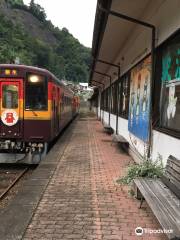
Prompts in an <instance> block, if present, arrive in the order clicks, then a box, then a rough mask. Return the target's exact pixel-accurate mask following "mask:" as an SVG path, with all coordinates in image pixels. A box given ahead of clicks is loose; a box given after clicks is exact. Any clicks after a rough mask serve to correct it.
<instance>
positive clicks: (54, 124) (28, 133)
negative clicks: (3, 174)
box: [0, 64, 79, 164]
mask: <svg viewBox="0 0 180 240" xmlns="http://www.w3.org/2000/svg"><path fill="white" fill-rule="evenodd" d="M78 111H79V97H78V96H75V94H74V92H73V91H72V90H70V89H69V88H68V87H67V86H66V85H65V84H63V83H62V81H60V80H59V79H58V78H57V77H56V76H55V75H54V74H52V73H51V72H49V71H48V70H46V69H41V68H38V67H32V66H26V65H17V64H0V162H1V163H2V162H5V163H17V162H19V163H28V164H34V163H35V164H36V163H39V162H40V161H41V160H42V159H43V158H44V156H45V155H46V154H47V151H48V147H49V145H50V143H51V142H52V141H53V140H54V139H56V138H57V136H58V135H59V134H60V132H61V131H62V130H63V129H64V128H65V127H66V126H67V125H68V123H70V121H71V120H72V119H73V118H75V116H76V115H77V114H78Z"/></svg>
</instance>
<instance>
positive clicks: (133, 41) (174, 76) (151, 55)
mask: <svg viewBox="0 0 180 240" xmlns="http://www.w3.org/2000/svg"><path fill="white" fill-rule="evenodd" d="M179 9H180V1H179V0H156V1H154V0H135V1H132V0H126V1H123V0H106V1H103V0H98V2H97V9H96V17H95V24H94V35H93V46H92V69H91V74H90V79H89V83H90V85H91V86H97V88H98V91H97V92H96V94H94V95H93V99H92V101H93V105H94V111H95V112H96V113H97V115H98V117H99V118H100V119H101V121H102V122H103V124H105V125H108V126H109V127H111V128H113V130H114V131H115V133H116V134H117V135H120V136H122V137H123V138H125V139H126V140H127V142H128V143H129V153H130V154H131V155H132V156H133V158H134V160H135V161H137V162H140V161H142V160H143V159H147V158H151V159H152V160H153V161H154V160H156V159H157V158H162V160H163V163H164V165H165V164H166V161H167V159H168V157H169V155H172V156H174V157H176V158H177V159H180V14H179Z"/></svg>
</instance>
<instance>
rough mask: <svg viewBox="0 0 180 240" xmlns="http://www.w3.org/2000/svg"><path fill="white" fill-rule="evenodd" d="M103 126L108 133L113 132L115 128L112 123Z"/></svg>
mask: <svg viewBox="0 0 180 240" xmlns="http://www.w3.org/2000/svg"><path fill="white" fill-rule="evenodd" d="M103 126H104V131H105V132H106V133H108V134H113V133H114V129H113V128H112V127H111V126H110V125H108V124H104V125H103Z"/></svg>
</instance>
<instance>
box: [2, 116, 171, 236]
mask: <svg viewBox="0 0 180 240" xmlns="http://www.w3.org/2000/svg"><path fill="white" fill-rule="evenodd" d="M130 162H132V159H131V157H130V156H128V155H127V154H126V153H125V152H123V151H122V150H121V149H120V148H118V146H116V145H113V146H112V144H111V136H110V135H108V134H106V133H104V131H103V126H102V124H101V122H99V121H98V120H97V119H96V117H95V116H94V115H93V114H92V113H89V112H81V113H80V116H79V117H77V119H76V120H75V121H73V122H72V124H71V125H70V126H69V127H68V129H67V130H66V131H65V133H64V134H63V136H62V137H61V138H60V139H59V140H58V142H57V144H56V145H55V146H54V148H53V149H52V152H50V153H49V155H48V156H47V158H46V159H45V161H43V162H42V163H41V164H40V166H39V167H38V168H37V169H36V170H35V172H34V173H33V175H32V177H31V179H30V180H29V181H28V182H27V183H26V186H25V189H23V190H22V192H19V194H18V195H17V197H15V199H14V201H13V203H12V204H10V206H9V207H8V209H7V210H6V211H4V212H2V213H1V214H0V215H1V216H0V221H1V225H0V239H1V240H8V239H10V240H16V239H17V240H19V239H23V240H36V239H37V240H40V239H42V240H50V239H51V240H52V239H54V240H55V239H57V240H59V239H60V240H65V239H66V240H69V239H78V240H84V239H87V240H95V239H101V240H136V239H146V240H147V239H152V240H166V239H167V238H166V236H165V235H163V234H148V233H146V234H143V235H142V236H137V235H136V234H135V229H136V228H137V227H142V228H146V229H161V227H160V226H159V224H158V222H157V220H156V218H155V217H154V215H153V214H152V212H151V210H150V208H149V207H148V206H147V205H146V204H144V205H143V207H142V209H139V201H138V200H136V199H135V198H133V197H132V196H130V195H129V193H128V188H127V187H126V186H123V187H122V186H120V185H118V184H117V183H116V179H117V178H118V177H119V176H122V175H123V174H124V171H125V169H126V167H127V165H128V164H129V163H130Z"/></svg>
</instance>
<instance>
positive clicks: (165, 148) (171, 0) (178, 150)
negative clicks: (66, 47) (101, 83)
mask: <svg viewBox="0 0 180 240" xmlns="http://www.w3.org/2000/svg"><path fill="white" fill-rule="evenodd" d="M179 10H180V0H164V1H162V2H161V3H160V4H159V5H158V4H156V2H155V1H151V2H150V4H149V6H148V9H147V11H145V12H144V17H143V16H142V20H144V21H147V22H149V23H152V24H154V25H155V26H156V46H158V45H159V44H160V43H162V42H163V41H164V40H166V39H167V38H168V37H169V36H170V35H172V34H173V33H174V32H175V31H176V30H177V29H179V27H180V13H179ZM117 37H118V36H117ZM119 37H121V36H119ZM150 49H151V31H150V30H149V29H145V28H142V27H139V26H137V27H136V28H135V30H134V31H133V32H132V34H131V36H129V39H128V40H127V41H126V44H125V45H124V47H123V49H121V50H120V53H119V54H117V57H116V59H114V62H119V61H121V59H122V57H123V58H124V61H123V62H122V61H121V71H122V74H123V73H125V72H126V71H127V70H129V69H130V68H131V67H133V66H134V65H135V64H136V63H137V62H139V61H140V60H141V59H142V58H144V56H145V55H147V54H148V53H149V52H150ZM141 53H142V54H141ZM139 55H141V56H140V57H139V58H137V56H139ZM136 58H137V59H136ZM134 59H136V61H133V60H134ZM109 73H110V71H109ZM105 122H108V113H106V114H105ZM118 122H119V127H118V131H119V134H121V135H122V136H124V137H125V138H126V139H127V140H128V141H129V143H130V145H131V146H132V148H133V149H135V151H138V153H140V154H141V155H142V156H144V155H145V153H146V152H147V146H146V145H145V144H144V143H143V142H142V141H141V140H140V139H138V138H136V137H135V136H133V135H132V134H130V133H129V131H128V121H127V120H125V119H123V118H120V117H119V118H118ZM111 126H112V128H113V129H114V130H115V129H116V127H115V126H116V118H115V116H112V115H111ZM158 153H159V154H161V155H162V158H163V162H164V164H166V161H167V158H168V156H169V155H173V156H175V157H177V158H179V159H180V140H179V139H176V138H173V137H170V136H168V135H166V134H163V133H160V132H157V131H153V148H152V158H153V160H155V159H156V158H157V156H158Z"/></svg>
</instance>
